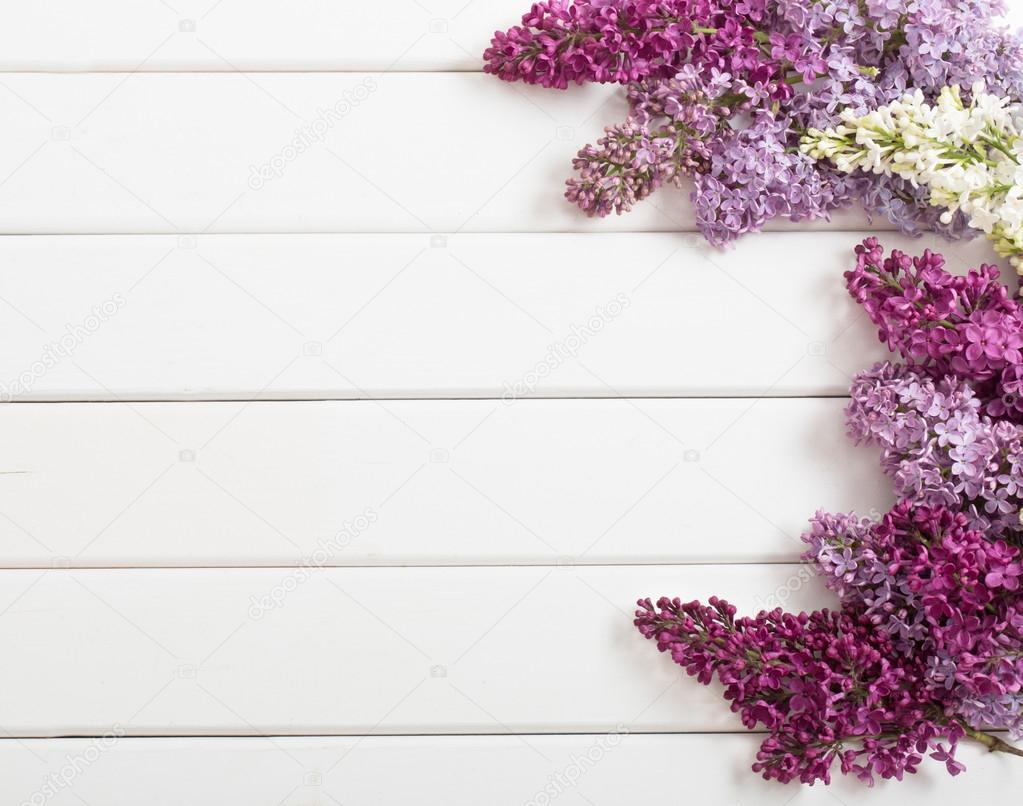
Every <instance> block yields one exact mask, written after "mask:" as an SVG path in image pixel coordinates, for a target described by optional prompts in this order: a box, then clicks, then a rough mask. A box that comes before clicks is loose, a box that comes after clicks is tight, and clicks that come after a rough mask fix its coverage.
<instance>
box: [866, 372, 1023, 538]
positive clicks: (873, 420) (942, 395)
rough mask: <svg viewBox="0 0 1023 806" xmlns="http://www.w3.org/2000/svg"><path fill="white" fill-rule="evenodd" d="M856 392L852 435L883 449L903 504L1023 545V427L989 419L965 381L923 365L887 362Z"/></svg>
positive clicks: (884, 465) (868, 375)
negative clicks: (957, 517) (956, 517)
mask: <svg viewBox="0 0 1023 806" xmlns="http://www.w3.org/2000/svg"><path fill="white" fill-rule="evenodd" d="M850 394H851V396H852V400H851V402H850V403H849V406H848V408H847V409H846V420H847V423H848V426H849V433H850V436H851V437H852V438H853V440H854V441H855V442H856V443H867V444H872V445H877V446H879V447H880V448H881V466H882V468H883V469H884V472H885V473H886V474H887V475H888V477H889V478H891V480H892V482H893V484H894V486H895V494H896V495H897V496H898V497H899V498H901V499H904V500H907V501H911V502H913V503H916V504H921V505H925V506H929V507H946V508H948V509H950V510H953V511H955V512H960V513H963V515H964V517H966V518H967V522H968V524H969V526H970V528H971V529H976V530H979V531H982V532H984V533H985V534H987V535H988V536H989V537H991V538H992V539H1004V540H1007V541H1009V542H1011V543H1013V544H1014V545H1017V546H1023V525H1021V524H1020V509H1021V507H1023V427H1021V426H1020V425H1017V424H1016V423H1011V422H1007V421H1005V420H998V419H994V418H992V417H990V416H989V415H987V414H984V413H983V407H982V403H981V401H980V400H979V399H978V398H977V396H976V394H975V393H974V390H973V389H972V388H971V386H970V384H969V383H968V382H967V381H965V380H963V379H962V378H960V377H957V376H955V375H945V376H939V377H937V378H935V377H933V376H932V375H931V374H929V373H928V372H927V371H926V370H922V369H920V368H917V367H909V366H901V365H893V364H889V363H885V364H879V365H878V366H876V367H874V368H873V369H871V370H869V371H867V372H863V373H860V374H859V375H857V376H856V378H855V379H854V381H853V385H852V389H851V392H850Z"/></svg>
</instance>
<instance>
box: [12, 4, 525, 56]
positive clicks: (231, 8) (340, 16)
mask: <svg viewBox="0 0 1023 806" xmlns="http://www.w3.org/2000/svg"><path fill="white" fill-rule="evenodd" d="M528 9H529V3H528V2H526V3H523V2H522V0H487V2H485V3H484V2H470V1H469V0H430V2H429V3H424V2H417V0H395V1H394V2H391V3H389V4H388V6H387V11H386V13H384V12H381V10H380V7H379V6H377V5H375V4H372V3H365V4H360V3H356V2H353V1H352V0H340V2H339V1H338V0H291V2H284V1H283V0H246V1H245V2H237V1H235V2H232V1H231V0H226V1H224V2H217V0H175V1H174V2H173V3H171V2H167V3H158V2H153V3H135V2H131V0H99V2H93V3H89V4H88V6H85V5H83V4H81V3H74V2H72V1H71V0H55V1H52V2H46V3H27V4H21V5H19V6H17V7H12V8H11V9H10V15H9V18H8V20H7V25H5V26H4V30H3V31H2V32H0V54H2V55H0V70H5V71H14V70H70V71H75V70H120V71H130V70H138V71H140V72H147V71H165V70H201V71H221V72H223V71H233V70H262V71H267V70H281V71H287V70H388V69H390V70H394V69H399V70H479V69H481V65H482V58H483V50H484V48H486V47H487V45H488V44H489V42H490V37H491V36H492V34H493V32H494V30H495V29H497V28H508V27H510V26H512V25H514V24H516V23H518V21H519V19H520V18H521V17H522V14H523V12H525V11H528Z"/></svg>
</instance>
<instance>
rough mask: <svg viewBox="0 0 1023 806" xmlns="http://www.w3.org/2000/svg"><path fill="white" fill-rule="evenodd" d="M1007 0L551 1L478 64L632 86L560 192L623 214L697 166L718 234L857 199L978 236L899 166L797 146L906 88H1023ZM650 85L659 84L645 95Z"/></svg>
mask: <svg viewBox="0 0 1023 806" xmlns="http://www.w3.org/2000/svg"><path fill="white" fill-rule="evenodd" d="M1003 12H1004V4H1003V3H1002V2H1001V0H829V2H826V3H823V2H809V1H808V0H741V1H740V0H576V2H567V0H551V1H550V2H541V3H535V4H534V5H533V6H532V8H531V9H530V11H529V12H527V14H526V15H525V16H524V17H523V19H522V24H521V25H520V26H516V27H514V28H512V29H510V30H508V31H506V32H498V33H496V34H495V36H494V40H493V42H492V44H491V47H490V48H489V49H488V50H487V52H486V54H485V57H484V58H485V70H486V71H487V72H490V73H494V74H496V75H498V76H499V77H501V78H503V79H506V80H511V81H525V82H528V83H535V84H542V85H544V86H548V87H557V88H565V87H567V86H568V85H569V84H570V83H584V82H617V83H621V84H626V85H628V86H629V100H630V105H631V113H630V117H629V119H628V120H627V121H626V122H625V123H623V124H621V125H619V126H612V127H609V128H608V129H607V131H606V133H605V136H604V137H603V138H602V139H601V140H600V141H599V142H598V143H597V144H596V145H594V146H587V147H586V148H584V149H583V150H582V151H580V152H579V155H578V156H577V158H576V159H575V161H574V167H575V168H576V170H577V172H578V175H577V177H576V178H574V179H572V180H570V181H569V182H568V188H567V191H566V196H567V198H568V199H569V200H570V201H572V202H574V203H575V204H577V205H579V206H580V207H581V208H582V209H583V210H584V211H585V212H587V213H588V214H590V215H597V216H605V215H609V214H611V213H618V214H621V213H625V212H627V211H628V210H630V209H631V208H632V207H633V206H634V205H635V204H636V203H637V202H638V201H640V200H642V199H644V198H646V197H648V196H649V195H650V194H651V193H653V192H654V191H655V190H656V189H657V188H658V187H660V186H661V185H664V184H681V183H682V181H683V179H685V178H689V179H692V180H693V191H692V202H693V204H694V206H695V208H696V218H697V223H698V226H699V228H700V230H701V232H703V233H704V235H705V236H706V237H707V238H708V239H709V240H710V241H712V242H713V243H715V244H723V243H726V242H728V241H731V240H733V239H735V238H737V237H739V236H740V235H742V234H744V233H747V232H751V231H755V230H758V229H760V228H761V227H762V226H763V225H764V224H766V223H767V222H768V221H770V220H771V219H774V218H779V217H780V218H787V219H790V220H801V219H817V218H824V217H827V216H829V215H830V214H831V213H832V212H833V211H835V210H837V209H840V208H843V207H847V206H848V205H850V204H851V203H853V202H854V201H857V200H858V201H860V202H861V203H862V204H863V205H864V206H865V208H866V209H867V211H868V213H869V214H871V215H876V216H879V217H884V218H887V219H888V220H890V221H892V222H894V223H895V224H897V225H898V226H899V227H900V229H902V230H903V231H905V232H907V233H913V234H917V233H920V232H921V231H930V230H933V231H937V232H940V233H941V234H943V235H945V236H947V237H950V238H959V237H972V234H973V233H972V231H971V230H970V229H969V227H967V225H966V221H965V217H964V216H962V215H961V214H959V215H956V216H954V217H952V220H951V221H949V222H947V223H946V222H944V221H942V220H941V218H940V215H941V211H936V210H935V209H934V208H933V207H931V206H930V204H929V203H928V199H927V195H926V193H924V192H922V191H921V189H920V188H916V187H913V186H912V185H911V184H910V183H908V182H906V181H905V180H903V179H899V178H897V177H869V178H864V177H849V176H847V175H845V174H843V173H841V172H840V171H838V170H837V169H835V168H834V167H830V166H828V165H826V164H815V163H814V161H813V160H812V159H810V158H809V157H807V156H805V155H802V154H799V153H798V145H799V142H800V138H801V137H802V135H803V134H804V133H805V132H806V131H807V130H808V129H810V128H817V129H827V128H829V127H831V126H833V125H834V124H836V123H837V122H838V120H839V114H840V112H841V111H842V110H843V109H852V110H857V111H862V112H866V111H869V110H870V109H874V108H876V107H878V106H880V105H883V104H886V103H889V102H890V101H893V100H895V99H896V98H898V97H901V96H902V95H903V94H904V93H905V91H906V89H907V88H908V87H916V88H919V89H921V90H922V91H923V92H924V93H925V95H926V96H927V97H929V98H930V97H933V96H935V95H937V93H938V91H939V90H940V89H941V87H943V86H945V85H947V84H960V85H962V86H971V85H972V84H973V83H974V82H975V81H977V80H980V79H986V80H987V82H988V90H989V91H990V92H994V93H997V94H1001V95H1004V96H1008V97H1010V98H1012V99H1015V100H1019V99H1021V98H1023V45H1021V41H1020V39H1019V38H1018V37H1017V36H1016V35H1014V34H1010V33H1008V32H1006V31H1005V30H1003V29H1002V28H1001V27H1000V26H999V25H998V24H997V23H996V22H995V20H996V18H997V17H998V16H999V15H1001V14H1002V13H1003ZM650 98H656V99H657V102H656V103H651V102H650V101H649V99H650Z"/></svg>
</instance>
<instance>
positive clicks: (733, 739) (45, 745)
mask: <svg viewBox="0 0 1023 806" xmlns="http://www.w3.org/2000/svg"><path fill="white" fill-rule="evenodd" d="M758 743H759V739H758V738H757V737H755V736H739V735H728V736H722V735H717V736H678V735H674V736H666V735H642V734H609V735H603V734H597V735H589V736H535V735H531V736H519V737H511V736H445V737H440V736H434V737H429V738H423V737H416V736H410V737H387V738H381V737H375V736H370V737H356V738H344V737H338V738H293V737H275V738H272V739H262V738H246V739H127V738H125V739H119V740H116V742H114V743H112V744H110V745H109V746H108V745H107V744H105V743H103V742H101V741H96V740H90V739H78V740H32V741H20V742H15V741H0V769H3V771H4V787H5V790H6V791H7V792H9V793H10V794H11V801H10V802H11V803H22V802H30V799H31V797H32V795H33V794H35V793H37V792H40V791H42V790H43V787H44V786H45V785H46V784H47V783H49V784H50V786H51V787H53V789H54V790H55V791H56V794H55V795H54V796H53V797H52V800H49V801H47V802H49V803H52V804H54V806H75V805H76V804H77V806H80V804H81V803H82V801H84V802H85V803H88V804H91V805H92V806H137V804H139V803H146V804H151V806H179V804H181V803H185V802H187V803H189V804H192V805H193V806H224V804H227V803H243V804H246V806H309V804H320V803H323V804H335V803H344V804H358V806H392V805H393V804H394V803H396V802H403V803H408V802H414V803H416V804H417V806H479V804H481V803H487V804H491V803H499V804H505V803H507V804H521V805H522V806H539V804H542V803H554V802H558V803H569V804H580V806H582V805H583V804H598V806H615V805H616V804H652V803H679V802H686V801H688V800H689V799H691V798H697V797H698V798H699V799H700V801H701V802H703V803H708V804H757V806H791V804H797V805H798V806H803V805H804V804H814V806H817V805H818V804H820V805H822V806H823V805H824V804H827V806H834V804H839V806H841V804H853V803H856V804H866V806H895V804H898V805H899V806H934V804H935V803H941V804H944V803H978V802H999V801H1000V800H1003V799H1004V798H1005V797H1006V793H1007V792H1009V791H1014V790H1016V789H1018V788H1019V787H1020V785H1021V784H1023V765H1021V764H1018V763H1016V764H1014V763H1013V762H1014V761H1015V759H1010V758H1004V757H1003V758H999V757H997V756H991V755H989V754H986V753H983V752H982V751H979V750H977V749H974V748H964V749H963V750H962V751H961V756H960V758H961V760H962V761H964V762H965V763H966V765H967V767H968V772H967V774H965V775H960V776H959V777H958V778H950V777H948V775H946V774H945V772H944V769H943V768H942V767H941V765H939V764H938V763H937V762H934V761H930V760H928V761H927V762H926V763H925V764H924V765H923V767H922V768H921V772H920V773H919V774H918V775H916V776H914V777H913V778H911V779H909V780H908V781H906V782H904V783H898V782H895V781H892V782H880V783H879V784H878V785H877V786H875V787H874V788H873V789H868V788H867V787H864V786H862V785H861V784H859V783H857V782H855V781H849V780H843V779H839V780H837V781H836V782H835V783H834V784H833V785H832V786H831V787H830V788H823V787H820V786H816V787H813V788H812V789H810V788H803V789H799V788H798V787H797V786H795V785H793V786H778V785H777V784H765V783H764V782H762V781H759V780H757V779H755V778H754V780H753V783H752V784H751V783H750V779H751V778H752V777H753V774H752V773H751V772H750V771H749V765H750V764H751V763H752V759H753V758H754V756H755V754H756V748H757V745H758ZM709 769H713V770H714V774H710V773H709V772H708V770H709ZM62 770H63V774H62ZM65 781H68V782H69V784H70V785H71V787H73V788H71V787H69V786H67V785H63V784H64V782H65ZM399 781H400V782H404V784H405V785H406V786H407V790H406V791H408V792H409V793H410V794H409V795H408V797H409V798H414V801H409V800H402V801H397V800H396V799H395V797H394V789H395V786H396V782H399ZM62 785H63V786H62ZM543 794H547V795H548V796H549V797H550V800H549V801H547V800H545V799H544V798H543Z"/></svg>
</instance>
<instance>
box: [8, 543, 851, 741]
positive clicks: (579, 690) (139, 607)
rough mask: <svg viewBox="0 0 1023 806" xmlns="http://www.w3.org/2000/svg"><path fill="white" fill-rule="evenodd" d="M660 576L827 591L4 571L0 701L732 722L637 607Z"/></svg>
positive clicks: (421, 726) (236, 726) (295, 722)
mask: <svg viewBox="0 0 1023 806" xmlns="http://www.w3.org/2000/svg"><path fill="white" fill-rule="evenodd" d="M690 539H692V538H690ZM664 594H670V595H679V596H684V597H685V598H686V599H697V598H700V599H706V598H707V597H708V596H711V595H714V594H717V595H719V596H721V597H723V598H727V599H729V600H732V601H734V603H735V604H736V606H737V607H740V608H742V609H743V610H745V611H749V610H755V609H763V608H765V607H766V608H773V607H777V606H781V605H784V606H786V607H789V608H792V609H794V610H800V609H809V608H815V607H821V606H827V605H829V604H833V603H834V601H835V600H834V598H833V597H832V595H831V594H829V593H827V592H826V591H824V590H823V585H822V584H821V583H820V582H819V581H818V580H816V579H814V578H813V576H812V574H811V572H810V571H809V570H808V569H807V568H806V567H805V566H799V565H732V566H694V565H682V566H632V567H627V566H610V567H572V566H549V567H530V568H461V569H451V568H397V567H394V568H344V569H340V568H332V569H321V570H317V569H313V570H311V571H307V570H303V569H281V568H274V569H217V570H163V569H153V570H138V569H136V570H49V571H40V572H37V571H29V570H24V571H3V572H0V611H2V612H3V618H2V619H0V645H2V646H3V647H4V649H5V652H4V657H5V661H4V663H3V664H2V665H0V713H2V714H3V726H4V729H5V730H6V732H7V734H8V735H9V736H15V737H24V736H60V735H86V736H92V735H102V734H104V733H106V732H108V731H112V730H114V729H115V728H116V726H118V725H119V726H120V727H121V728H122V729H123V730H124V732H125V733H126V734H127V735H143V736H144V735H184V736H192V735H203V734H228V735H248V734H271V735H289V734H290V735H294V734H299V735H302V734H321V733H322V734H355V735H359V734H365V733H385V734H407V733H415V734H421V733H425V734H445V733H508V732H516V733H579V732H584V733H590V732H606V731H608V730H611V729H613V728H615V727H616V726H618V725H620V724H621V725H624V726H625V727H626V728H628V729H629V730H630V731H633V732H639V731H645V732H649V731H682V732H701V731H703V732H705V731H736V730H741V724H740V722H739V721H738V717H736V716H735V715H734V714H732V713H731V712H730V711H729V709H728V705H727V703H726V702H725V701H724V700H723V699H722V698H721V693H720V691H719V690H717V689H711V688H705V687H703V686H700V685H698V684H697V683H695V682H693V681H691V680H688V679H684V676H683V673H682V670H681V669H680V668H679V667H677V666H675V665H674V664H672V663H671V661H670V659H669V658H667V657H665V656H659V655H658V653H657V650H656V647H655V646H654V645H653V644H651V643H650V642H648V641H647V640H646V639H644V638H643V637H642V636H641V635H640V634H639V632H638V631H637V630H636V629H635V627H634V626H633V625H632V623H631V622H632V613H633V611H634V609H635V607H634V604H635V601H636V599H637V598H639V597H641V596H647V595H649V596H653V597H656V596H660V595H664ZM71 614H73V622H72V621H71V618H72V616H71ZM72 623H73V627H72ZM72 658H73V659H74V663H73V666H74V673H73V674H69V669H68V660H69V659H72ZM26 692H33V693H36V692H37V693H36V694H34V696H26ZM42 692H46V696H45V697H44V696H41V694H42Z"/></svg>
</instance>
